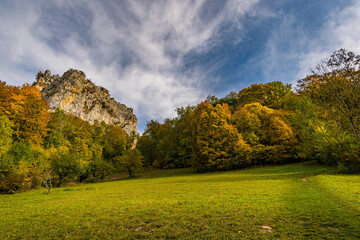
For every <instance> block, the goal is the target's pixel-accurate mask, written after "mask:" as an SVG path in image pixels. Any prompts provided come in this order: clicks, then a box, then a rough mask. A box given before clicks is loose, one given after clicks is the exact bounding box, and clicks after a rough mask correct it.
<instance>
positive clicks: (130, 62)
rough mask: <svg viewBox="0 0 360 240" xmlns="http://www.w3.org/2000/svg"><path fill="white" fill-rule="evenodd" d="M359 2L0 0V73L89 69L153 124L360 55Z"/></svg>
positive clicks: (28, 78)
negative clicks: (327, 61) (211, 99)
mask: <svg viewBox="0 0 360 240" xmlns="http://www.w3.org/2000/svg"><path fill="white" fill-rule="evenodd" d="M359 26H360V1H355V0H353V1H352V0H349V1H343V0H341V1H340V0H327V1H325V0H271V1H268V0H227V1H225V0H224V1H221V0H208V1H205V0H194V1H185V0H184V1H178V0H174V1H170V0H169V1H156V0H154V1H148V0H144V1H140V0H129V1H125V0H124V1H115V0H114V1H111V0H107V1H95V0H76V1H72V0H63V1H60V0H59V1H45V0H28V1H17V0H8V1H7V0H0V79H1V80H2V81H6V82H7V83H8V84H12V85H20V84H22V83H25V82H29V83H31V82H33V81H34V80H35V75H36V73H37V72H38V71H44V70H46V69H50V70H51V72H52V73H53V74H59V75H62V73H63V72H65V71H66V70H68V69H69V68H75V69H80V70H83V71H84V72H85V73H86V75H87V77H88V78H89V79H91V80H92V81H93V82H94V83H96V84H97V85H101V86H103V87H105V88H107V89H109V91H110V94H111V95H112V96H113V97H114V98H115V99H116V100H118V101H119V102H121V103H124V104H126V105H127V106H128V107H131V108H133V109H134V112H135V114H136V115H137V117H138V125H139V126H138V128H139V131H140V132H142V131H143V130H144V128H145V127H146V121H149V120H151V119H155V120H160V121H161V120H163V119H164V118H169V117H174V116H175V108H176V107H179V106H185V105H189V104H190V105H194V104H197V103H199V102H200V101H201V100H203V99H205V98H206V96H208V95H216V96H218V97H223V96H225V95H226V94H227V93H229V92H230V91H239V90H241V89H242V88H244V87H248V86H249V85H251V84H252V83H266V82H270V81H275V80H277V81H278V80H279V81H283V82H287V83H292V84H293V85H295V84H296V81H297V80H298V79H300V78H303V77H305V76H306V75H307V74H309V70H310V68H312V67H314V66H315V65H316V64H318V63H319V62H320V61H321V60H322V59H324V58H327V57H329V56H330V55H331V53H332V52H334V51H336V50H338V49H340V48H346V49H347V50H351V51H354V52H356V53H360V28H359Z"/></svg>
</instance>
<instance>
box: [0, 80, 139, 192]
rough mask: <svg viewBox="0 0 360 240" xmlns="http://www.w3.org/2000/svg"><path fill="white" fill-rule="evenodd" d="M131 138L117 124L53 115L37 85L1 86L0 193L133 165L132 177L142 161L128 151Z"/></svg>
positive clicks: (92, 177)
mask: <svg viewBox="0 0 360 240" xmlns="http://www.w3.org/2000/svg"><path fill="white" fill-rule="evenodd" d="M132 140H133V139H131V137H130V136H127V135H126V134H125V132H124V130H123V129H122V128H120V127H118V126H114V125H107V124H105V123H99V122H95V123H94V124H93V125H91V124H89V123H88V122H86V121H83V120H81V119H80V118H78V117H75V116H73V115H69V114H65V113H64V112H63V111H62V110H59V109H56V111H55V112H53V113H50V112H48V107H47V103H46V102H45V101H44V100H43V99H42V98H41V94H40V92H39V91H38V90H37V89H36V87H31V86H29V85H28V84H25V85H23V86H21V87H13V86H7V85H6V84H5V83H4V82H0V192H7V193H12V192H16V191H24V190H28V189H31V188H35V187H38V186H40V185H41V184H42V182H45V183H46V181H44V179H49V176H51V178H52V184H54V185H56V186H60V185H61V184H63V183H64V182H68V181H76V182H79V181H97V180H99V179H102V178H104V177H105V176H107V175H109V174H110V173H112V172H113V171H118V170H121V169H124V170H126V171H128V168H129V166H131V170H132V171H131V173H130V172H129V174H130V175H133V174H134V170H136V169H138V168H139V167H141V165H142V158H141V156H140V155H139V154H137V153H136V154H133V153H132V152H131V151H130V150H129V149H130V148H131V141H132ZM126 154H128V155H130V157H129V158H127V160H126V161H122V162H120V163H119V161H118V159H119V158H120V157H122V156H126Z"/></svg>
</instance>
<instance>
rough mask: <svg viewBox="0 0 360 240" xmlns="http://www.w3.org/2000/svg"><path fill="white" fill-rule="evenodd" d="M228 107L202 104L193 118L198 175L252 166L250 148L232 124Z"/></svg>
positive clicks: (195, 159) (194, 162) (194, 161)
mask: <svg viewBox="0 0 360 240" xmlns="http://www.w3.org/2000/svg"><path fill="white" fill-rule="evenodd" d="M230 119H231V113H230V110H229V107H228V106H227V105H226V104H223V105H220V104H218V105H216V106H215V107H213V106H212V105H211V104H210V103H209V102H207V101H205V102H202V103H200V104H199V105H198V106H197V107H196V109H195V110H194V112H193V113H192V115H191V125H192V130H193V133H192V134H193V136H194V139H193V141H194V142H193V146H194V149H193V150H194V156H193V167H194V168H195V169H196V171H198V172H201V171H215V170H227V169H234V168H240V167H245V166H248V165H249V164H250V152H251V148H250V146H249V145H248V144H247V143H246V142H245V141H244V140H243V138H242V136H241V134H239V133H238V131H237V129H236V128H235V127H234V126H232V125H231V124H230Z"/></svg>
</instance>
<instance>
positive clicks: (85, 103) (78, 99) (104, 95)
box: [33, 69, 137, 134]
mask: <svg viewBox="0 0 360 240" xmlns="http://www.w3.org/2000/svg"><path fill="white" fill-rule="evenodd" d="M36 79H37V81H36V82H35V83H34V84H33V85H35V86H36V87H37V88H38V89H39V90H40V92H41V94H42V97H43V98H44V99H46V100H47V102H48V104H49V106H50V109H52V110H55V109H56V108H60V109H63V110H64V111H65V112H66V113H72V114H74V115H76V116H78V117H80V118H82V119H84V120H86V121H88V122H90V123H94V121H95V120H98V121H99V122H101V121H104V122H105V123H107V124H114V125H117V126H120V127H122V128H123V129H124V130H125V132H126V133H127V134H130V133H131V132H136V131H137V119H136V116H135V115H134V113H133V110H132V109H131V108H128V107H126V106H125V105H124V104H121V103H119V102H117V101H115V99H114V98H111V97H110V95H109V91H108V90H106V89H105V88H103V87H98V86H96V85H95V84H93V83H92V82H91V81H90V80H88V79H86V76H85V74H84V72H82V71H79V70H74V69H70V70H68V71H67V72H65V73H64V74H63V75H62V76H61V77H60V76H58V75H51V73H50V71H49V70H46V71H45V72H44V73H42V72H39V73H38V75H37V77H36Z"/></svg>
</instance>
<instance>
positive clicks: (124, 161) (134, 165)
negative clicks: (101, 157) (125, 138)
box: [114, 149, 142, 177]
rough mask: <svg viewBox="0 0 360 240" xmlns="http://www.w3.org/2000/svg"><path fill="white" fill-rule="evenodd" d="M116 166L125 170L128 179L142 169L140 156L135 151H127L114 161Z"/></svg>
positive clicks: (137, 151) (138, 152)
mask: <svg viewBox="0 0 360 240" xmlns="http://www.w3.org/2000/svg"><path fill="white" fill-rule="evenodd" d="M114 161H115V163H116V165H118V166H119V167H120V168H124V169H126V171H127V172H128V174H129V176H130V177H133V176H134V175H135V172H136V171H138V170H140V169H141V167H142V156H141V153H140V151H139V150H137V149H128V150H126V151H125V153H124V154H123V155H122V156H120V157H116V158H115V159H114Z"/></svg>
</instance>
